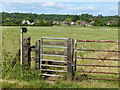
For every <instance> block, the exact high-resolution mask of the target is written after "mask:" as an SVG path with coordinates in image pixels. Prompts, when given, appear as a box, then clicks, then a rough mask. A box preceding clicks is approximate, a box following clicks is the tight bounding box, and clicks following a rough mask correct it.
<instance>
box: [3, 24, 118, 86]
mask: <svg viewBox="0 0 120 90" xmlns="http://www.w3.org/2000/svg"><path fill="white" fill-rule="evenodd" d="M27 28H28V33H26V34H24V36H30V37H31V45H34V44H35V41H36V40H38V39H40V38H41V37H59V38H74V39H82V40H118V29H117V28H116V27H79V26H53V27H27ZM19 45H20V27H8V26H5V27H2V51H3V54H2V59H3V74H2V77H3V80H2V81H1V82H2V83H3V87H11V88H14V87H20V88H25V87H29V88H30V87H32V88H118V83H117V82H111V81H102V80H101V81H100V80H98V81H97V80H84V81H82V82H80V81H73V82H68V81H64V80H63V79H58V80H57V81H56V82H54V83H53V84H50V83H48V82H46V81H45V80H43V79H41V78H40V77H39V74H38V73H39V72H38V71H36V72H35V73H36V74H34V72H27V71H26V72H27V73H26V72H25V75H26V78H22V79H21V78H20V72H19V69H20V68H19V64H17V65H16V67H15V68H14V69H12V68H11V67H10V63H11V62H12V60H13V58H14V57H15V54H16V53H17V52H18V50H19V47H20V46H19ZM98 45H101V46H103V44H97V43H94V44H93V45H92V46H91V47H92V48H93V47H95V48H97V49H98V48H100V47H99V46H98ZM108 45H110V44H106V45H105V46H104V48H108ZM109 47H112V48H113V46H111V45H110V46H109ZM101 48H103V47H101ZM116 49H117V48H116ZM97 54H99V55H101V56H103V53H101V54H100V53H97ZM84 55H85V56H90V55H94V53H90V52H89V53H85V54H84ZM106 63H107V62H106ZM110 64H111V63H110ZM114 64H117V63H114ZM103 69H104V68H103ZM107 70H108V69H107ZM103 76H104V75H103ZM106 77H108V76H106ZM111 77H115V76H111ZM29 78H31V79H29Z"/></svg>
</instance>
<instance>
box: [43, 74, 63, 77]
mask: <svg viewBox="0 0 120 90" xmlns="http://www.w3.org/2000/svg"><path fill="white" fill-rule="evenodd" d="M42 75H43V76H52V77H62V76H61V75H54V74H42Z"/></svg>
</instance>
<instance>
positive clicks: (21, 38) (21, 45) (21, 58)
mask: <svg viewBox="0 0 120 90" xmlns="http://www.w3.org/2000/svg"><path fill="white" fill-rule="evenodd" d="M20 64H21V65H22V64H23V33H22V29H21V33H20Z"/></svg>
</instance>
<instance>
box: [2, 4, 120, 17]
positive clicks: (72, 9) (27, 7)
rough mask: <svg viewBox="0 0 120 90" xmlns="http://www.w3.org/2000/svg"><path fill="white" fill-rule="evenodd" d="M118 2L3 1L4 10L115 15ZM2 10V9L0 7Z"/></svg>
mask: <svg viewBox="0 0 120 90" xmlns="http://www.w3.org/2000/svg"><path fill="white" fill-rule="evenodd" d="M116 5H117V3H113V2H111V3H109V2H108V3H104V2H103V3H102V2H101V3H95V2H92V3H90V2H79V3H78V2H32V3H30V2H28V3H24V2H3V5H2V11H5V12H32V13H38V14H42V13H44V14H77V15H79V14H82V13H88V14H92V15H98V14H103V15H114V14H116V13H117V10H118V9H117V6H116ZM0 11H1V9H0Z"/></svg>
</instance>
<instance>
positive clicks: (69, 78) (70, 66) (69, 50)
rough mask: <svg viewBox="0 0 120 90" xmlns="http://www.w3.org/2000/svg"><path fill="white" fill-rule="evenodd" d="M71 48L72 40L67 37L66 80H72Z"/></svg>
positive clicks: (72, 45)
mask: <svg viewBox="0 0 120 90" xmlns="http://www.w3.org/2000/svg"><path fill="white" fill-rule="evenodd" d="M73 49H74V40H73V39H69V40H68V41H67V80H68V81H72V80H73V66H72V64H73Z"/></svg>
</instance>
